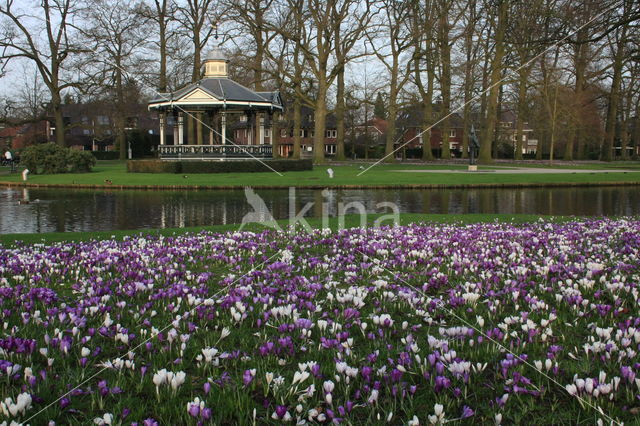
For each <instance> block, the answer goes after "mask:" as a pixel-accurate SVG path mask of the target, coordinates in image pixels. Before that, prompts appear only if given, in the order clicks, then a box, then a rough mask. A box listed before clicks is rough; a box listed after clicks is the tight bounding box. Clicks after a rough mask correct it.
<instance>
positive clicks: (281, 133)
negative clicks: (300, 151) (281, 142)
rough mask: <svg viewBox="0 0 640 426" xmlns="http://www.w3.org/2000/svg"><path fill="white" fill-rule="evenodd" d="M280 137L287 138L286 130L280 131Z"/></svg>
mask: <svg viewBox="0 0 640 426" xmlns="http://www.w3.org/2000/svg"><path fill="white" fill-rule="evenodd" d="M280 137H281V138H286V137H287V129H280Z"/></svg>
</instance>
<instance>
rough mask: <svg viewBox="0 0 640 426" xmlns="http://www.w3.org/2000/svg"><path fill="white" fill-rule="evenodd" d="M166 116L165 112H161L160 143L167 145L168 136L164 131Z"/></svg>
mask: <svg viewBox="0 0 640 426" xmlns="http://www.w3.org/2000/svg"><path fill="white" fill-rule="evenodd" d="M165 116H166V114H165V113H164V112H161V113H160V145H165V144H166V143H167V136H166V135H165V132H164V130H165V129H164V126H165V121H166V120H165Z"/></svg>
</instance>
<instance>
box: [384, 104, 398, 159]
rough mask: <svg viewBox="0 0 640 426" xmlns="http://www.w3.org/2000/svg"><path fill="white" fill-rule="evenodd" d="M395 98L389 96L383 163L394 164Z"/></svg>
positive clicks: (396, 107)
mask: <svg viewBox="0 0 640 426" xmlns="http://www.w3.org/2000/svg"><path fill="white" fill-rule="evenodd" d="M395 98H396V96H395V95H393V96H391V95H389V108H388V109H387V114H388V118H387V134H386V135H385V136H386V138H385V146H384V155H385V157H386V158H385V163H394V162H395V161H396V154H395V152H393V150H394V146H393V145H394V142H395V137H396V116H397V115H398V106H397V105H396V99H395Z"/></svg>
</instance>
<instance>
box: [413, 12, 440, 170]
mask: <svg viewBox="0 0 640 426" xmlns="http://www.w3.org/2000/svg"><path fill="white" fill-rule="evenodd" d="M410 6H411V14H410V16H411V19H410V21H409V22H410V25H411V47H412V49H413V55H412V58H411V67H410V68H411V72H412V73H413V83H414V84H415V85H416V87H417V88H418V92H419V94H420V98H421V101H422V131H421V132H420V133H421V136H420V137H421V140H422V159H423V160H425V161H428V160H433V151H432V150H431V126H432V123H433V91H434V80H435V75H436V62H437V55H436V48H435V42H436V34H435V29H436V28H437V25H436V23H435V19H436V18H437V14H436V13H435V10H434V9H435V5H434V2H433V1H432V0H424V2H422V1H420V0H415V1H412V2H411V3H410ZM425 72H426V76H425V75H424V74H425ZM425 77H426V82H425V80H424V79H425Z"/></svg>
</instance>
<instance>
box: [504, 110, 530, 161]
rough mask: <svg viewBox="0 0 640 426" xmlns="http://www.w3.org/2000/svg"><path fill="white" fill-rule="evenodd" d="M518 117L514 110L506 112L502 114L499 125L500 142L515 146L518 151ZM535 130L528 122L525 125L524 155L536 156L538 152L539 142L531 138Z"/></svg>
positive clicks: (523, 137) (523, 138) (523, 133)
mask: <svg viewBox="0 0 640 426" xmlns="http://www.w3.org/2000/svg"><path fill="white" fill-rule="evenodd" d="M517 125H518V115H517V114H516V113H515V112H514V111H512V110H504V111H502V112H501V113H500V121H499V122H498V124H497V133H498V140H499V141H502V142H504V143H507V144H509V145H512V146H513V150H514V152H515V150H516V142H517V141H518V139H517ZM532 133H533V129H532V128H531V127H529V123H528V122H526V121H525V122H524V123H523V129H522V153H523V154H535V153H536V151H537V150H538V141H537V140H536V139H532V138H531V134H532Z"/></svg>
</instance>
